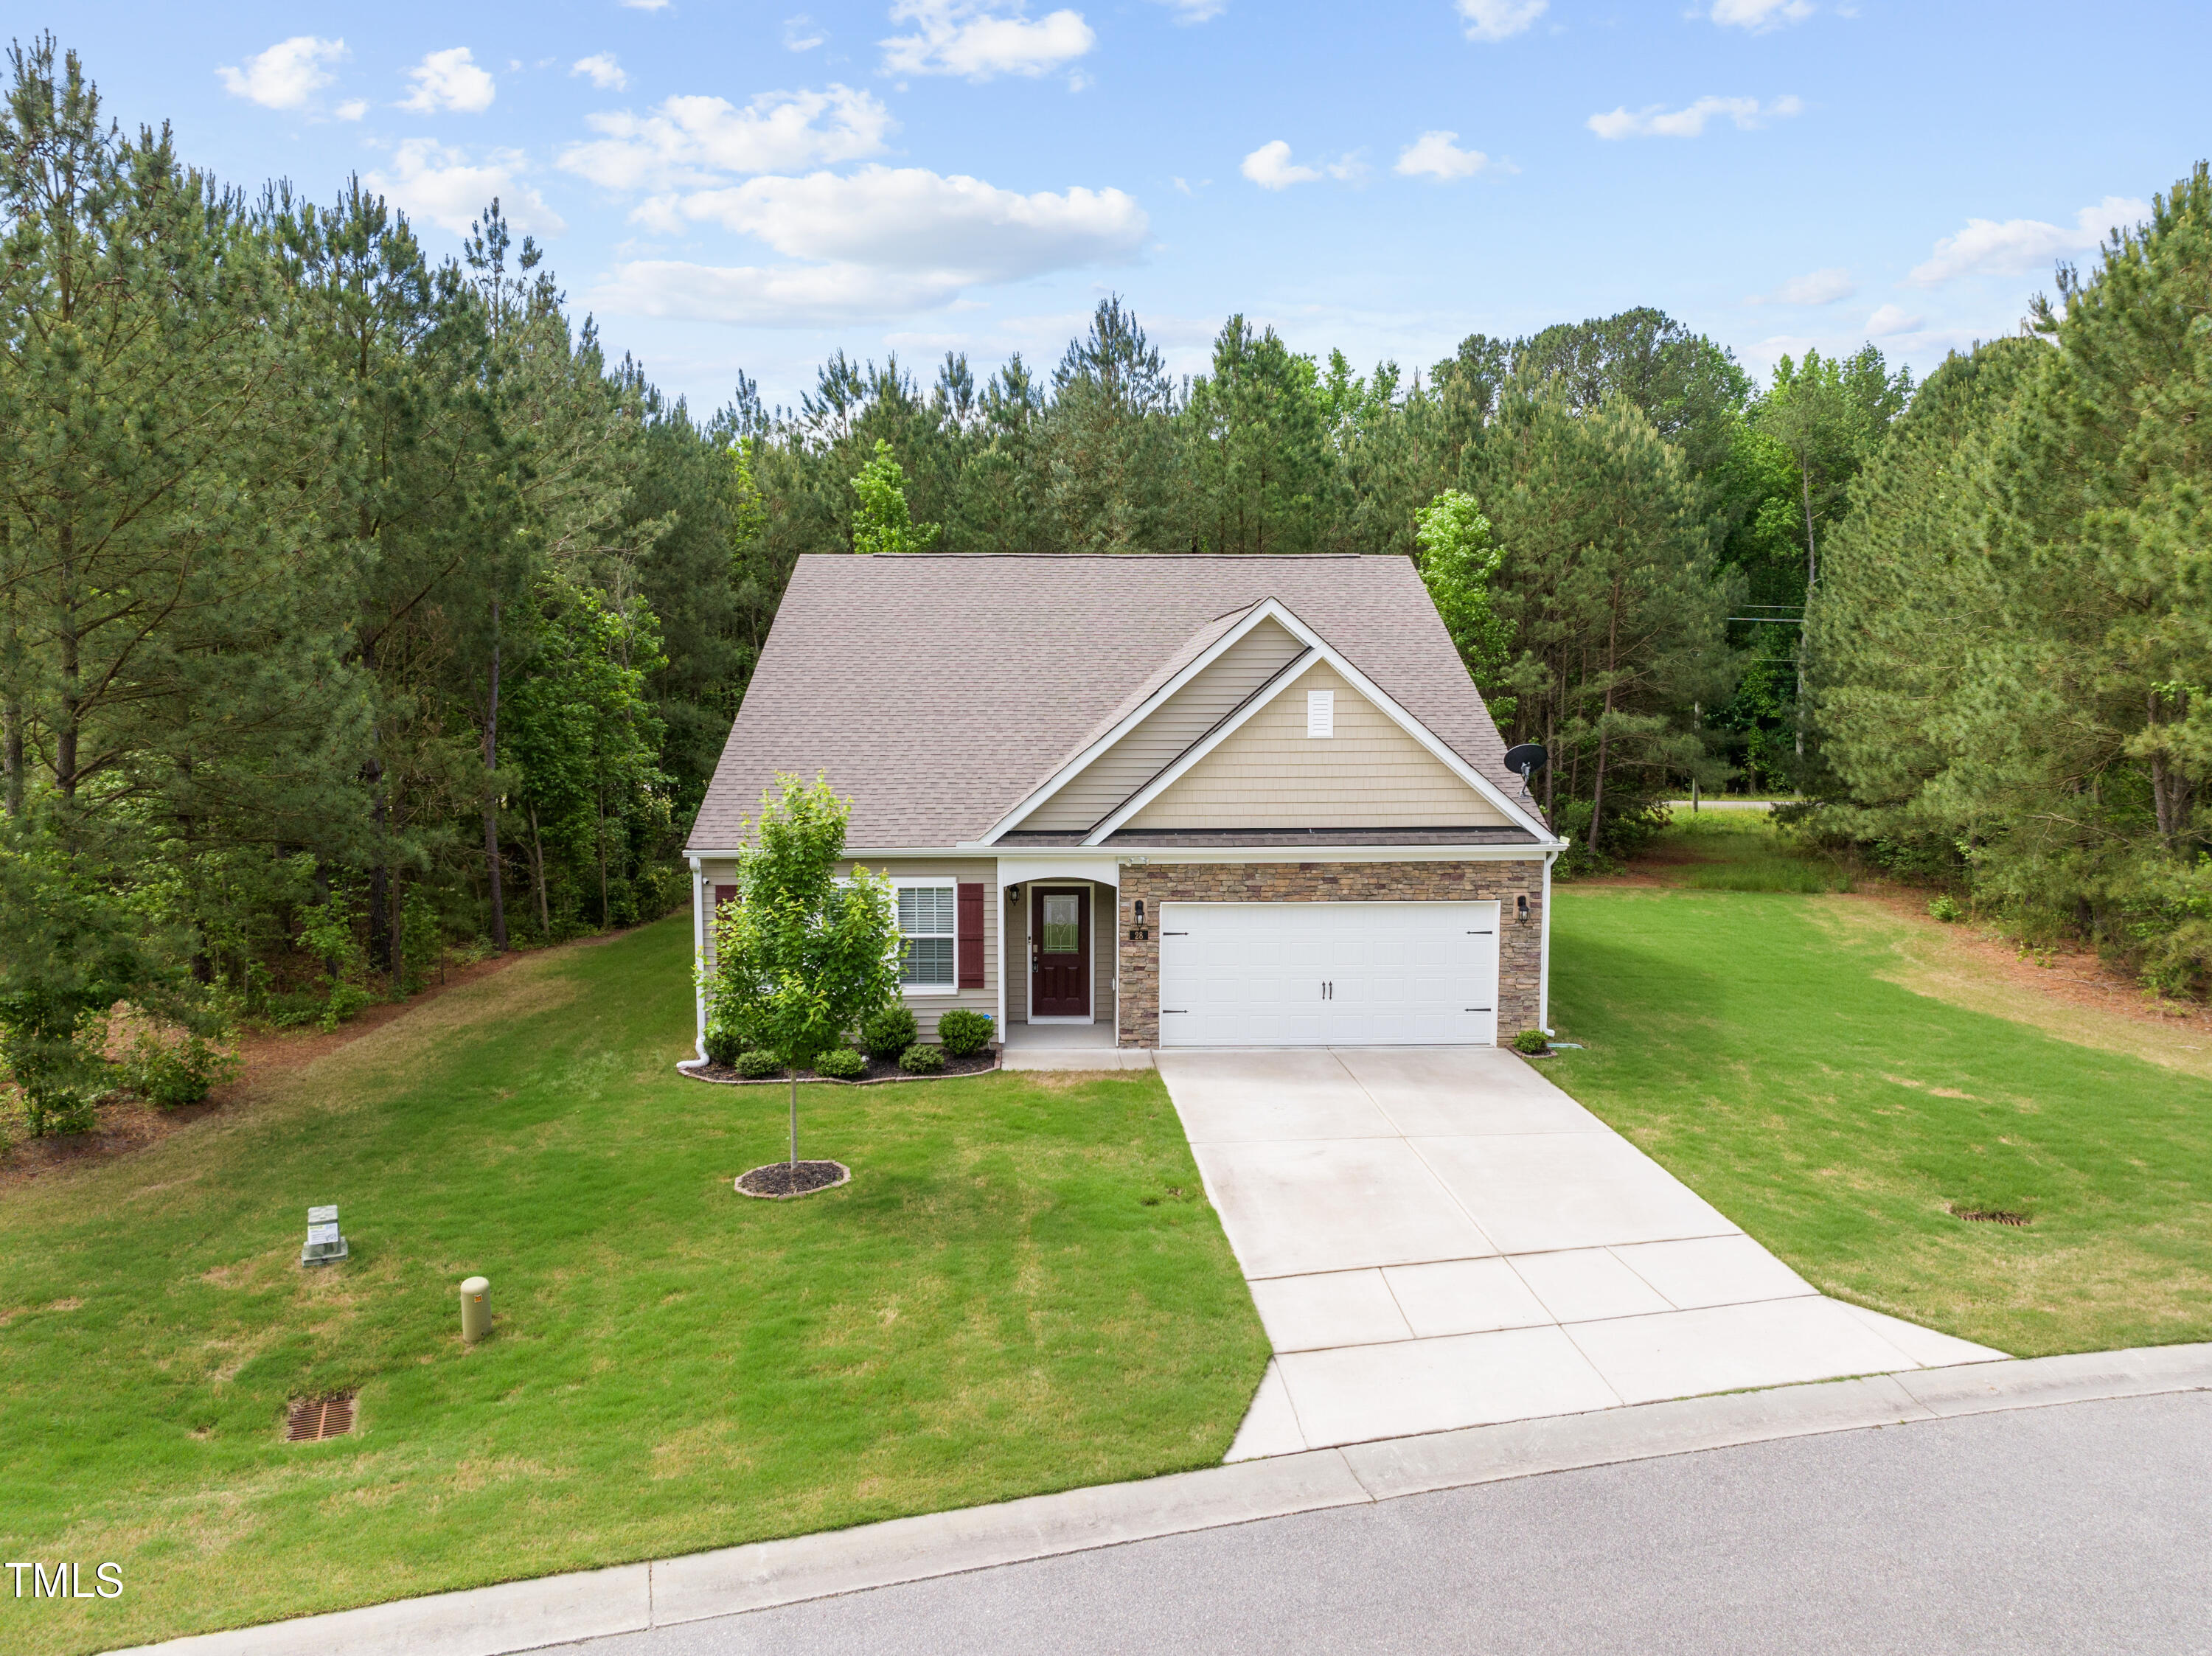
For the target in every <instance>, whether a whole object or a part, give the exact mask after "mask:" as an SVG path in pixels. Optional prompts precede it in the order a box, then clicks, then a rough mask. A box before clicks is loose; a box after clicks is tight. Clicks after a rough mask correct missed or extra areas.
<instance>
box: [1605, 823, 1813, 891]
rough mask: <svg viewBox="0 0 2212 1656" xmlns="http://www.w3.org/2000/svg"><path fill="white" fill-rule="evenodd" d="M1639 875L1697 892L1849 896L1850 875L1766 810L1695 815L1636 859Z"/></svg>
mask: <svg viewBox="0 0 2212 1656" xmlns="http://www.w3.org/2000/svg"><path fill="white" fill-rule="evenodd" d="M1633 871H1634V872H1636V873H1638V874H1642V875H1646V876H1649V877H1652V878H1656V879H1658V880H1662V881H1663V882H1665V883H1667V884H1668V885H1674V886H1681V887H1683V888H1685V889H1689V890H1692V891H1806V892H1811V891H1849V890H1850V889H1851V877H1850V870H1848V869H1846V868H1845V867H1844V866H1843V864H1840V863H1838V862H1837V861H1836V860H1835V859H1834V858H1830V857H1826V856H1824V855H1822V854H1821V853H1820V852H1816V851H1812V850H1809V849H1808V848H1807V847H1805V846H1802V845H1800V844H1799V843H1798V842H1797V841H1796V840H1794V839H1792V838H1791V837H1790V835H1788V834H1784V833H1782V832H1780V831H1779V830H1778V829H1777V828H1775V826H1774V819H1773V818H1772V817H1771V816H1769V815H1768V814H1767V813H1766V812H1765V811H1764V810H1700V811H1692V810H1688V809H1686V807H1683V806H1679V805H1678V806H1676V807H1675V809H1674V820H1673V822H1670V823H1668V826H1667V827H1666V828H1664V829H1662V831H1661V832H1660V833H1659V834H1656V835H1654V836H1653V838H1652V840H1650V843H1649V844H1648V845H1646V846H1644V848H1643V850H1642V851H1640V852H1638V854H1637V857H1636V860H1635V863H1634V865H1633Z"/></svg>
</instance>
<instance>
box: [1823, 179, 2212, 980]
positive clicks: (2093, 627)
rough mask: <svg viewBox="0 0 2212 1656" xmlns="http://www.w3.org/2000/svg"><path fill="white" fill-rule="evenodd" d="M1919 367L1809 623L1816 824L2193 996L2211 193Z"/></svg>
mask: <svg viewBox="0 0 2212 1656" xmlns="http://www.w3.org/2000/svg"><path fill="white" fill-rule="evenodd" d="M2208 578H2212V176H2208V173H2207V170H2206V167H2205V165H2204V164H2203V162H2199V163H2198V164H2197V167H2196V168H2195V170H2194V171H2193V172H2192V173H2191V174H2190V175H2189V176H2188V177H2186V178H2185V179H2181V180H2180V181H2179V182H2178V183H2177V184H2176V185H2174V187H2173V189H2172V191H2170V192H2169V193H2168V194H2166V195H2165V196H2162V197H2157V198H2156V200H2155V203H2154V209H2153V211H2152V214H2151V216H2150V218H2149V220H2148V221H2146V222H2145V223H2143V224H2142V225H2139V226H2135V227H2124V228H2119V229H2117V230H2116V231H2115V232H2114V234H2113V235H2112V239H2111V240H2108V241H2106V243H2105V244H2104V245H2103V246H2102V247H2101V248H2100V252H2099V256H2098V258H2097V261H2096V263H2095V264H2094V266H2093V268H2092V269H2091V270H2088V271H2087V273H2086V274H2085V273H2083V272H2081V271H2080V270H2075V269H2073V268H2070V267H2069V268H2063V269H2062V270H2060V271H2059V272H2058V279H2057V300H2056V301H2053V300H2049V299H2047V298H2039V299H2038V300H2036V301H2035V305H2034V307H2033V312H2032V314H2031V318H2030V331H2028V332H2027V334H2025V335H2024V336H2022V337H2015V338H2009V339H1999V340H1996V341H1993V342H1990V343H1986V344H1984V345H1981V346H1979V347H1978V348H1977V349H1974V350H1972V351H1971V352H1968V353H1965V354H1961V355H1954V356H1953V357H1952V358H1951V359H1950V360H1949V361H1947V362H1945V363H1944V364H1943V366H1942V367H1941V368H1940V369H1938V370H1937V371H1936V373H1933V374H1931V375H1929V379H1928V383H1927V385H1925V386H1924V387H1923V388H1922V390H1921V391H1920V393H1919V395H1918V396H1917V397H1915V398H1914V399H1913V401H1912V404H1911V408H1910V409H1907V410H1906V411H1905V414H1904V415H1903V416H1902V417H1900V418H1899V419H1898V420H1897V421H1896V422H1895V423H1894V426H1893V429H1892V430H1891V432H1890V433H1889V434H1888V436H1887V440H1885V441H1884V442H1883V443H1882V444H1881V446H1879V447H1878V448H1877V449H1876V450H1875V452H1874V453H1873V454H1872V456H1871V458H1869V460H1868V462H1867V463H1866V464H1865V465H1864V467H1863V470H1862V472H1861V473H1860V475H1859V476H1857V480H1856V482H1854V483H1853V485H1852V486H1851V488H1850V491H1849V500H1848V505H1847V509H1846V511H1845V512H1844V514H1843V516H1842V518H1841V519H1840V521H1839V522H1838V524H1837V525H1836V528H1835V532H1834V533H1833V535H1832V537H1829V538H1828V539H1827V541H1826V549H1825V551H1824V554H1823V565H1822V567H1821V571H1820V582H1819V585H1817V587H1816V588H1815V589H1814V602H1813V604H1812V606H1811V610H1810V623H1809V629H1808V630H1809V634H1810V636H1809V639H1808V650H1807V660H1808V670H1809V673H1810V677H1811V695H1809V696H1808V704H1809V705H1810V706H1811V707H1812V708H1813V709H1814V712H1813V717H1812V722H1813V725H1814V729H1815V731H1816V732H1817V735H1818V737H1819V740H1820V749H1819V754H1818V759H1819V761H1820V762H1819V764H1818V767H1817V768H1816V770H1815V771H1814V773H1813V774H1811V775H1810V776H1808V783H1809V785H1810V786H1811V787H1812V789H1813V791H1814V792H1815V793H1817V794H1818V795H1819V796H1820V798H1821V800H1822V802H1823V803H1822V804H1820V807H1819V808H1818V810H1814V811H1813V812H1811V813H1809V816H1810V820H1811V822H1812V823H1813V825H1814V828H1815V829H1816V831H1819V832H1821V833H1825V834H1831V835H1833V836H1836V837H1838V838H1844V839H1850V840H1857V841H1858V842H1860V843H1863V844H1864V845H1867V846H1870V847H1872V848H1874V849H1875V852H1876V853H1877V854H1878V855H1880V856H1881V858H1883V859H1884V860H1885V861H1887V862H1888V863H1890V864H1892V865H1893V866H1896V867H1899V868H1900V869H1902V870H1907V871H1909V872H1911V873H1914V874H1917V875H1920V876H1922V877H1933V878H1936V879H1941V880H1945V881H1948V882H1953V883H1956V884H1957V885H1959V886H1960V887H1961V888H1963V889H1965V891H1966V893H1967V894H1968V895H1970V896H1971V897H1972V899H1973V900H1974V901H1976V902H1978V903H1979V904H1981V905H1983V906H1984V907H1986V908H1987V909H1988V910H1990V912H1992V913H1996V914H1999V915H2001V916H2002V917H2004V918H2005V919H2008V921H2009V922H2010V923H2011V924H2012V925H2014V926H2015V928H2016V929H2017V930H2018V931H2020V932H2021V935H2022V936H2023V937H2024V938H2025V939H2026V940H2027V942H2029V943H2048V942H2051V941H2053V940H2055V939H2056V938H2057V937H2060V936H2062V935H2070V936H2072V937H2075V939H2077V940H2080V941H2082V942H2085V943H2092V944H2093V945H2095V946H2096V947H2097V948H2098V949H2100V950H2102V951H2103V952H2105V953H2106V954H2107V955H2111V956H2112V957H2115V958H2117V959H2118V960H2120V961H2124V962H2125V963H2127V964H2129V965H2130V966H2132V967H2133V968H2136V969H2137V970H2139V971H2140V972H2141V973H2142V974H2143V976H2144V978H2145V980H2146V981H2147V982H2148V985H2149V986H2151V987H2152V988H2154V989H2155V990H2157V991H2160V992H2165V993H2170V994H2187V993H2196V992H2202V990H2203V986H2204V982H2205V979H2206V975H2207V973H2208V970H2212V861H2208V852H2212V837H2208V833H2207V825H2206V823H2205V822H2204V820H2203V792H2204V785H2205V779H2206V778H2207V776H2208V774H2212V580H2209V579H2208Z"/></svg>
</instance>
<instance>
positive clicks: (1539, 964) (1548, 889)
mask: <svg viewBox="0 0 2212 1656" xmlns="http://www.w3.org/2000/svg"><path fill="white" fill-rule="evenodd" d="M1558 856H1559V852H1556V851H1548V852H1545V853H1544V935H1543V939H1542V941H1541V943H1538V945H1537V949H1536V1027H1537V1028H1539V1029H1541V1030H1542V1031H1543V1032H1544V1033H1545V1034H1547V1035H1549V1034H1551V1033H1552V864H1553V860H1554V859H1555V858H1557V857H1558Z"/></svg>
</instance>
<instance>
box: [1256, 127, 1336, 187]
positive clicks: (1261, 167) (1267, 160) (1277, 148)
mask: <svg viewBox="0 0 2212 1656" xmlns="http://www.w3.org/2000/svg"><path fill="white" fill-rule="evenodd" d="M1237 170H1238V171H1239V172H1241V173H1243V174H1244V176H1245V177H1246V178H1248V179H1251V180H1252V182H1253V183H1255V184H1256V185H1259V186H1260V187H1261V189H1262V190H1287V189H1289V188H1290V187H1291V185H1294V184H1311V183H1312V182H1313V181H1314V180H1315V179H1318V178H1319V177H1321V173H1320V172H1319V170H1318V169H1316V168H1314V167H1294V166H1292V165H1291V147H1290V145H1289V144H1287V143H1284V142H1283V140H1282V139H1280V138H1276V139H1273V140H1271V141H1270V142H1268V143H1263V144H1261V146H1260V147H1259V148H1258V149H1255V150H1254V151H1253V152H1252V153H1251V154H1250V155H1247V156H1246V157H1245V158H1244V164H1243V167H1239V168H1238V169H1237Z"/></svg>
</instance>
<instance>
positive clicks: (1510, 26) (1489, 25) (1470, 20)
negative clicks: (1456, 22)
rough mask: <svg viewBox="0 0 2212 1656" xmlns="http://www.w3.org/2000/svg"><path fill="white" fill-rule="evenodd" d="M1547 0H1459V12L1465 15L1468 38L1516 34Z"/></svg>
mask: <svg viewBox="0 0 2212 1656" xmlns="http://www.w3.org/2000/svg"><path fill="white" fill-rule="evenodd" d="M1550 4H1551V0H1459V15H1461V16H1462V17H1464V18H1466V19H1467V38H1468V39H1470V40H1504V39H1510V37H1512V36H1513V35H1516V34H1518V33H1521V32H1522V30H1523V29H1525V28H1527V27H1528V26H1529V25H1530V24H1531V23H1533V22H1534V21H1536V20H1537V19H1538V18H1539V17H1541V16H1542V15H1544V11H1545V9H1546V8H1547V6H1549V5H1550Z"/></svg>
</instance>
